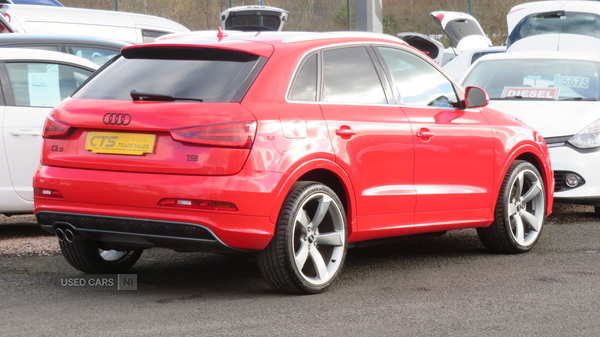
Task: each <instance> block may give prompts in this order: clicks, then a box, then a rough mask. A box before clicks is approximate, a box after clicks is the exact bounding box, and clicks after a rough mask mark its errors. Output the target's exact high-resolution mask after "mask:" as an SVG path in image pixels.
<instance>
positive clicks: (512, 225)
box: [477, 160, 546, 254]
mask: <svg viewBox="0 0 600 337" xmlns="http://www.w3.org/2000/svg"><path fill="white" fill-rule="evenodd" d="M545 213H546V196H545V190H544V181H543V179H542V177H541V175H540V173H539V172H538V170H537V169H536V168H535V166H533V165H532V164H530V163H529V162H526V161H522V160H517V161H515V162H513V163H512V165H511V166H510V168H509V170H508V172H507V173H506V176H505V177H504V181H503V183H502V187H501V189H500V194H499V195H498V201H497V202H496V210H495V213H494V222H493V223H492V225H490V226H489V227H486V228H478V229H477V234H478V235H479V238H480V239H481V242H482V243H483V245H484V246H485V247H486V248H488V249H490V250H492V251H495V252H500V253H511V254H517V253H524V252H527V251H529V250H530V249H531V248H533V247H534V246H535V244H536V243H537V241H538V239H539V237H540V233H541V232H542V226H543V223H544V218H545Z"/></svg>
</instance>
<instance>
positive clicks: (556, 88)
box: [462, 59, 600, 101]
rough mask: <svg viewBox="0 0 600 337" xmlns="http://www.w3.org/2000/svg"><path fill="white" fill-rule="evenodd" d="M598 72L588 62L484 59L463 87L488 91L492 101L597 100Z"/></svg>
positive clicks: (466, 79)
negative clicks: (474, 87)
mask: <svg viewBox="0 0 600 337" xmlns="http://www.w3.org/2000/svg"><path fill="white" fill-rule="evenodd" d="M598 69H599V64H598V63H597V62H591V61H584V60H564V59H512V60H483V59H482V60H481V61H480V62H479V63H477V64H476V65H475V66H473V69H472V70H471V71H470V72H469V73H468V74H467V76H466V77H465V78H464V79H463V83H462V84H463V86H477V87H481V88H483V89H485V91H487V93H488V95H489V96H490V99H492V100H494V99H497V100H498V99H503V100H532V99H536V100H540V99H543V100H574V101H578V100H580V101H587V100H597V99H598V96H599V90H600V86H599V79H598V72H599V70H598Z"/></svg>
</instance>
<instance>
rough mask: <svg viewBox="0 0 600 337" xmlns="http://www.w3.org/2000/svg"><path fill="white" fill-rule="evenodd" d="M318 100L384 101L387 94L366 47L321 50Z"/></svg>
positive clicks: (365, 102)
mask: <svg viewBox="0 0 600 337" xmlns="http://www.w3.org/2000/svg"><path fill="white" fill-rule="evenodd" d="M321 100H322V101H324V102H336V103H363V104H386V103H387V98H386V96H385V92H384V89H383V86H382V84H381V81H380V79H379V75H378V74H377V70H376V69H375V65H374V64H373V61H372V60H371V57H370V56H369V53H368V52H367V48H366V47H350V48H339V49H333V50H327V51H324V52H323V92H322V99H321Z"/></svg>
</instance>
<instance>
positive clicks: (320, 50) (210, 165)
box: [34, 32, 554, 293]
mask: <svg viewBox="0 0 600 337" xmlns="http://www.w3.org/2000/svg"><path fill="white" fill-rule="evenodd" d="M487 102H488V98H487V94H486V93H485V92H484V91H483V90H482V89H480V88H477V87H469V88H466V90H464V89H463V88H461V87H460V86H459V85H457V84H456V83H455V82H454V81H453V80H452V79H450V78H449V77H448V76H447V75H446V74H445V73H444V72H443V70H441V68H440V67H439V66H437V65H436V64H435V63H434V62H433V61H432V60H431V59H429V58H428V57H427V56H425V55H424V54H422V53H421V52H419V51H417V50H415V49H413V48H412V47H409V46H408V45H406V44H405V43H403V42H402V41H401V40H399V39H397V38H395V37H392V36H388V35H381V34H373V33H358V32H338V33H297V32H296V33H287V32H285V33H284V32H262V33H256V32H251V33H234V32H230V34H229V36H228V35H227V34H225V33H223V32H219V33H218V34H217V33H216V32H215V34H214V36H213V37H206V33H204V34H201V35H194V34H193V33H192V34H188V35H185V34H184V35H183V36H179V37H177V38H170V39H164V40H159V41H156V42H152V43H148V44H142V45H135V46H131V47H126V48H124V49H123V50H122V55H121V56H119V57H116V58H114V59H113V60H111V61H110V62H109V63H108V65H105V68H103V69H102V70H100V71H99V72H96V73H95V74H94V75H93V76H92V78H91V79H90V80H89V81H88V82H87V83H84V84H83V85H82V87H81V88H80V89H79V90H78V91H77V92H76V93H75V94H74V95H73V96H72V98H70V99H67V100H65V101H63V103H62V104H60V105H59V106H57V107H56V108H55V109H54V111H53V112H52V114H51V116H50V117H49V118H48V119H47V122H46V125H45V130H44V135H43V136H44V138H45V141H44V146H43V156H42V159H41V165H40V167H39V169H38V171H37V173H36V176H35V178H34V190H35V213H36V216H37V219H38V222H39V223H40V225H41V226H42V227H43V228H44V229H46V230H47V231H50V232H53V233H56V234H57V236H58V238H59V240H60V246H61V249H62V252H63V255H64V256H65V258H66V259H67V261H68V262H69V263H70V264H71V265H73V266H74V267H75V268H77V269H79V270H81V271H83V272H87V273H118V272H124V271H126V270H127V269H128V268H130V267H131V266H132V265H133V264H134V263H135V262H136V261H137V260H138V258H139V257H140V254H141V253H142V251H143V250H144V249H146V248H151V247H165V248H172V249H175V250H177V251H211V252H255V253H257V254H256V255H257V259H258V265H259V268H260V269H261V272H262V273H263V275H264V276H265V279H266V280H267V281H268V283H269V284H271V285H272V286H273V287H275V288H276V289H279V290H281V291H285V292H292V293H319V292H321V291H323V290H325V289H327V288H328V287H329V286H330V285H331V284H332V283H333V281H334V280H335V279H336V277H337V276H338V275H339V273H340V271H341V270H342V266H343V264H344V260H345V256H346V252H347V249H348V248H349V247H352V246H354V245H356V244H357V243H359V242H362V241H367V240H377V239H384V238H390V237H398V236H406V235H413V234H421V233H437V232H445V231H448V230H453V229H462V228H477V232H478V234H479V237H480V238H481V241H482V242H483V245H484V246H485V247H487V248H489V249H490V250H492V251H496V252H500V253H522V252H526V251H528V250H530V249H531V248H533V247H534V246H535V244H536V242H537V241H538V239H539V237H540V232H541V230H542V227H543V222H544V219H545V217H546V216H547V215H548V214H550V212H551V209H552V202H553V198H552V193H553V188H554V180H553V175H552V170H551V167H550V159H549V156H548V150H547V148H546V145H545V143H544V140H543V138H542V137H541V136H540V135H539V134H538V133H537V132H536V131H535V130H533V129H532V128H530V127H528V126H526V125H524V124H523V123H521V122H520V121H518V120H517V119H515V118H513V117H511V116H509V115H505V114H502V113H500V112H497V111H494V110H491V109H488V108H486V107H485V106H486V105H487Z"/></svg>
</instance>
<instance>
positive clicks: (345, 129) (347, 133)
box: [335, 125, 356, 138]
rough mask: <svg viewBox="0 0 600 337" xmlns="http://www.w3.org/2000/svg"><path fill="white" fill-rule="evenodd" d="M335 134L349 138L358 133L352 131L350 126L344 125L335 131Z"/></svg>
mask: <svg viewBox="0 0 600 337" xmlns="http://www.w3.org/2000/svg"><path fill="white" fill-rule="evenodd" d="M335 134H336V135H338V136H341V137H342V138H349V137H351V136H354V135H355V134H356V131H354V130H352V129H350V127H349V126H348V125H342V126H340V128H339V129H337V130H335Z"/></svg>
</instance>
